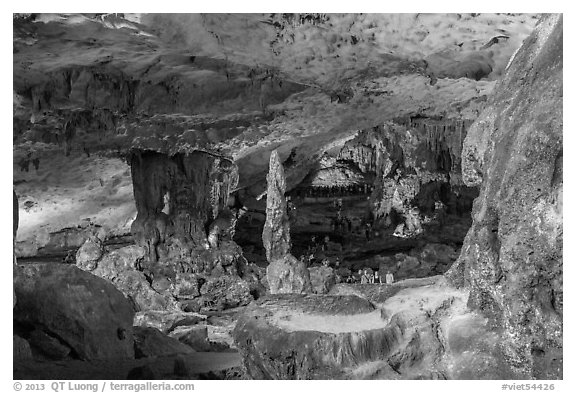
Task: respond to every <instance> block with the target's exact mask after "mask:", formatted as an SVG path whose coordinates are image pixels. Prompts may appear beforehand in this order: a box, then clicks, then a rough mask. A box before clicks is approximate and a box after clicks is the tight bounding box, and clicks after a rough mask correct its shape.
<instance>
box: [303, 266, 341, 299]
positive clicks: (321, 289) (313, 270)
mask: <svg viewBox="0 0 576 393" xmlns="http://www.w3.org/2000/svg"><path fill="white" fill-rule="evenodd" d="M308 270H309V271H310V281H311V282H312V292H313V293H318V294H325V293H328V292H329V291H330V289H332V287H333V286H334V285H336V274H335V273H334V269H332V268H331V267H328V266H318V267H310V268H308Z"/></svg>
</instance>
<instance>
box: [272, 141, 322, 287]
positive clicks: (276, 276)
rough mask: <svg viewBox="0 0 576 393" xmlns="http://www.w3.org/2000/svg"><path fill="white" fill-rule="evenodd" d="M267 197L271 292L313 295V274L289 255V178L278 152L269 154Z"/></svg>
mask: <svg viewBox="0 0 576 393" xmlns="http://www.w3.org/2000/svg"><path fill="white" fill-rule="evenodd" d="M267 180H268V193H267V195H266V223H265V224H264V231H263V232H262V242H263V244H264V248H265V249H266V258H267V259H268V262H269V265H268V267H267V269H266V273H267V278H268V284H269V285H270V293H272V294H274V293H304V292H311V291H312V286H311V283H310V273H309V272H308V269H307V268H306V266H305V265H304V263H303V262H301V261H299V260H298V259H296V258H295V257H294V256H293V255H292V254H290V248H291V246H292V245H291V242H290V222H289V218H288V214H287V211H286V198H285V197H284V193H285V192H286V178H285V177H284V168H283V167H282V163H281V162H280V158H279V156H278V152H277V151H273V152H272V154H271V155H270V169H269V172H268V177H267Z"/></svg>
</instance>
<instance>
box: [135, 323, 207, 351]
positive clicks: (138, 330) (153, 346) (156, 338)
mask: <svg viewBox="0 0 576 393" xmlns="http://www.w3.org/2000/svg"><path fill="white" fill-rule="evenodd" d="M134 352H135V354H136V358H148V357H158V356H172V355H178V354H184V355H186V354H190V353H194V352H196V351H194V350H193V349H192V348H191V347H189V346H188V345H186V344H183V343H181V342H180V341H178V340H177V339H175V338H172V337H169V336H167V335H165V334H164V333H162V332H161V331H160V330H158V329H156V328H153V327H144V326H135V327H134Z"/></svg>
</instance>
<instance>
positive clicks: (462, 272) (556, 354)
mask: <svg viewBox="0 0 576 393" xmlns="http://www.w3.org/2000/svg"><path fill="white" fill-rule="evenodd" d="M562 38H563V23H562V15H547V16H545V17H543V19H542V20H541V21H540V23H539V24H538V26H537V27H536V29H535V31H534V32H533V34H532V35H531V36H530V37H528V38H527V39H526V40H525V42H524V44H523V46H522V47H521V48H520V50H519V51H518V52H517V54H516V56H515V58H514V59H513V61H512V62H511V63H510V65H509V67H508V69H507V70H506V73H505V75H504V77H503V79H502V80H501V81H500V82H499V83H498V85H497V87H496V90H495V92H494V95H493V96H492V97H491V98H490V100H489V101H488V105H487V107H486V109H485V110H484V112H483V113H482V114H481V115H480V117H479V118H478V120H477V121H476V122H475V123H474V125H473V126H472V127H471V129H470V130H469V132H468V135H467V137H466V139H465V142H464V148H463V152H462V160H463V165H462V167H463V169H462V172H463V180H464V182H465V183H466V184H467V185H470V186H475V185H480V186H481V188H480V196H479V197H478V198H477V199H476V201H475V202H474V208H473V224H472V227H471V228H470V230H469V232H468V234H467V236H466V239H465V242H464V246H463V248H462V253H461V255H460V258H459V259H458V261H457V263H456V264H455V265H454V266H453V267H452V269H451V270H450V271H449V272H448V273H447V276H448V277H449V278H450V280H451V281H452V282H453V283H454V284H455V285H458V286H464V287H467V288H469V289H470V298H469V303H468V304H469V306H470V307H471V308H473V309H477V310H480V311H481V312H483V313H484V314H485V315H487V316H489V317H490V319H491V321H492V322H493V323H494V324H495V325H496V326H501V327H502V328H503V329H504V332H505V333H506V334H505V340H504V341H503V343H502V345H503V347H504V349H505V353H506V354H507V357H508V361H509V362H510V364H511V365H512V366H513V367H514V368H515V370H516V371H517V372H518V373H519V375H522V376H525V377H533V378H542V379H552V378H562V315H563V274H562V265H563V262H562V255H563V251H562V240H563V226H562V225H563V219H562V201H563V180H562V156H563V147H562V139H563V136H562V132H563V131H562V129H563V123H562V104H563V99H562V97H563V90H562V83H563V77H562V72H563V65H562V64H563V62H562V56H563V55H562V49H563V47H562Z"/></svg>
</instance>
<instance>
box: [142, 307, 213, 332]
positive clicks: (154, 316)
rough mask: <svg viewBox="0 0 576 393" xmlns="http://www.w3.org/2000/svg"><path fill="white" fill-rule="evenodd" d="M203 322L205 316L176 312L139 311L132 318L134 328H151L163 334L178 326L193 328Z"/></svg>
mask: <svg viewBox="0 0 576 393" xmlns="http://www.w3.org/2000/svg"><path fill="white" fill-rule="evenodd" d="M205 322H206V316H205V315H201V314H196V313H186V312H177V311H176V312H171V311H140V312H137V313H136V315H135V317H134V326H142V327H153V328H156V329H158V330H160V331H161V332H162V333H164V334H168V333H170V332H172V331H173V330H174V329H176V328H177V327H179V326H193V325H197V324H205Z"/></svg>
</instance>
